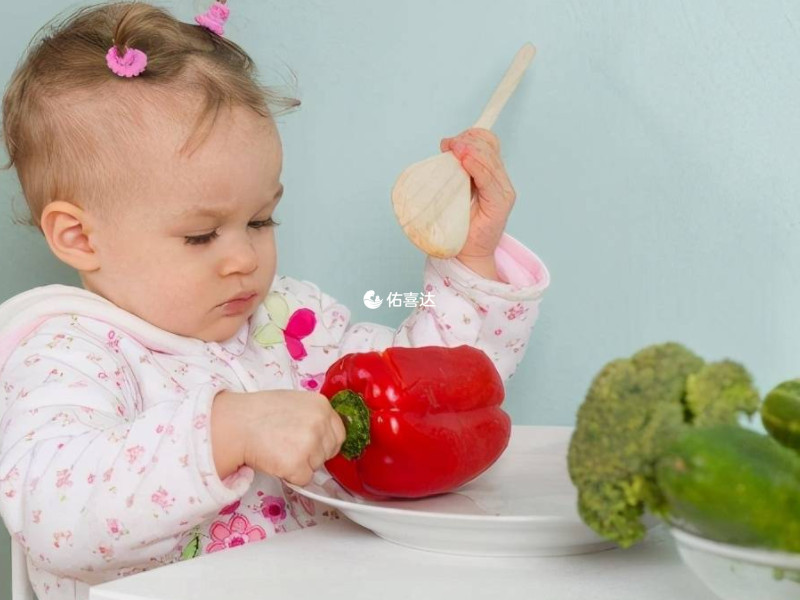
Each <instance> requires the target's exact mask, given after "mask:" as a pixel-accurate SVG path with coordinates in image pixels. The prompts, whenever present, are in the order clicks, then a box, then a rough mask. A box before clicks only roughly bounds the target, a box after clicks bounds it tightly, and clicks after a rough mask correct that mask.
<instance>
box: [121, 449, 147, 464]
mask: <svg viewBox="0 0 800 600" xmlns="http://www.w3.org/2000/svg"><path fill="white" fill-rule="evenodd" d="M125 453H126V454H127V455H128V464H129V465H132V464H133V463H135V462H136V461H137V460H139V457H140V456H141V455H142V454H143V453H144V446H133V447H131V448H128V449H127V450H125Z"/></svg>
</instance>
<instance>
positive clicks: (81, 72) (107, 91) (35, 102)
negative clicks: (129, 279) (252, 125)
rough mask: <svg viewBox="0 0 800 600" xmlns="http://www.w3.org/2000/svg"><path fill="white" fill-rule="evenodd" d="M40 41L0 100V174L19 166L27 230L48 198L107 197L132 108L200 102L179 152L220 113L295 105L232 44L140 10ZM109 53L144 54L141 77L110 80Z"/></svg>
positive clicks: (117, 6) (75, 19)
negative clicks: (107, 175)
mask: <svg viewBox="0 0 800 600" xmlns="http://www.w3.org/2000/svg"><path fill="white" fill-rule="evenodd" d="M36 38H40V39H38V41H37V39H36ZM36 38H34V41H33V42H32V43H31V45H30V46H29V48H28V50H27V52H26V55H25V56H24V57H23V59H22V61H21V62H20V64H19V65H18V66H17V69H16V70H15V72H14V74H13V76H12V78H11V81H10V83H9V85H8V88H7V89H6V92H5V95H4V97H3V139H4V142H5V144H6V148H7V151H8V156H9V162H8V164H7V165H5V167H4V168H6V169H10V168H11V167H16V170H17V174H18V175H19V180H20V183H21V184H22V190H23V193H24V195H25V199H26V201H27V204H28V208H29V209H30V213H31V215H30V219H28V220H27V222H28V223H29V224H31V225H33V226H36V227H41V222H40V217H41V214H42V210H43V209H44V207H45V206H46V205H47V204H48V203H50V202H51V201H53V200H59V199H63V200H68V201H73V202H74V198H76V197H80V198H82V199H85V200H87V201H89V200H90V199H95V198H102V197H104V196H105V195H108V193H109V192H108V182H104V181H103V174H104V172H105V170H106V169H104V165H105V167H106V168H107V167H108V161H109V160H118V161H131V162H134V163H135V157H134V158H132V157H130V156H124V155H120V151H119V146H120V145H121V143H122V142H124V140H125V138H126V137H128V136H130V135H131V131H130V127H131V124H132V121H135V120H136V116H137V115H136V114H135V111H136V106H137V103H141V102H148V103H151V104H153V103H158V106H159V108H161V106H162V105H163V106H164V111H165V112H170V114H172V112H174V111H175V110H176V107H175V106H174V105H172V104H170V103H169V102H168V101H169V99H171V98H176V97H177V98H187V99H188V98H192V99H193V98H194V97H195V96H197V95H199V96H200V97H201V98H202V104H201V106H200V108H199V110H198V114H197V117H196V120H195V122H194V126H193V128H192V135H191V136H190V137H189V139H187V141H186V144H185V145H184V147H183V148H182V149H181V152H187V151H191V149H192V148H196V147H198V146H199V145H200V144H202V141H203V140H204V139H205V138H206V137H207V135H208V134H209V133H210V132H211V129H212V128H213V125H214V123H215V122H216V119H217V116H218V114H219V111H220V109H222V108H223V107H233V106H241V107H246V108H250V109H252V110H254V111H255V112H256V113H257V114H259V115H261V116H263V117H265V118H271V117H272V116H277V115H279V114H282V113H283V112H286V111H288V110H291V109H292V108H294V107H296V106H299V105H300V101H299V100H296V99H294V98H290V97H285V96H281V95H279V94H277V93H275V92H273V91H272V90H270V89H269V88H267V87H265V86H262V85H261V84H259V82H258V81H257V74H256V69H255V66H254V64H253V61H252V59H251V58H250V56H248V55H247V53H246V52H245V51H244V50H242V49H241V48H240V47H239V46H238V45H237V44H235V43H233V42H231V41H230V40H227V39H225V38H223V37H220V36H218V35H216V34H214V33H212V32H211V31H209V30H208V29H206V28H204V27H200V26H198V25H195V24H189V23H184V22H181V21H179V20H177V19H176V18H175V17H173V16H172V15H170V14H169V13H168V12H166V11H165V10H162V9H161V8H157V7H155V6H152V5H150V4H146V3H143V2H115V3H107V4H100V5H95V6H90V7H86V8H83V9H80V10H78V11H77V12H75V13H74V14H72V15H70V16H69V17H67V18H66V20H64V21H63V22H62V23H60V24H59V23H56V24H49V25H46V26H45V27H44V28H43V29H42V30H41V31H40V33H39V34H38V35H37V36H36ZM112 45H114V46H116V48H117V50H118V52H119V53H120V54H123V53H124V51H125V49H126V48H128V47H130V48H136V49H138V50H141V51H143V52H145V53H146V54H147V68H146V70H145V71H144V72H143V73H142V74H141V75H139V76H137V77H134V78H130V79H127V78H122V77H119V76H117V75H115V74H114V73H113V72H112V71H111V70H110V69H109V67H108V65H107V64H106V53H107V52H108V50H109V48H110V47H111V46H112ZM104 104H105V105H107V106H105V107H104V110H106V111H109V110H110V111H113V112H115V113H117V114H119V115H120V117H125V118H124V119H123V118H120V119H119V120H120V121H121V122H123V123H124V125H120V126H118V127H114V126H112V125H111V124H112V123H113V122H114V119H113V118H112V119H110V120H109V121H108V123H109V127H107V128H106V127H101V126H100V125H101V124H102V125H106V122H103V120H102V117H103V116H108V114H113V113H109V112H106V113H105V115H103V114H102V111H100V110H99V108H100V107H101V106H103V105H104ZM87 107H88V108H90V109H92V110H89V111H88V112H87V110H86V108H87ZM273 107H275V109H276V110H273ZM82 108H83V109H84V110H81V109H82ZM184 110H185V108H184ZM126 127H127V129H126ZM109 154H110V156H109ZM132 166H134V167H135V165H132ZM103 204H105V203H103V202H99V203H98V205H99V206H98V208H99V209H100V210H104V209H103V206H102V205H103Z"/></svg>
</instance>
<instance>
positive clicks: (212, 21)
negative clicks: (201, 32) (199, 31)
mask: <svg viewBox="0 0 800 600" xmlns="http://www.w3.org/2000/svg"><path fill="white" fill-rule="evenodd" d="M230 14H231V9H230V8H228V7H227V6H225V0H218V1H216V2H214V4H212V5H211V8H209V9H208V10H207V11H206V12H204V13H203V14H202V15H197V16H196V17H195V18H194V20H195V21H197V23H198V25H201V26H203V27H205V28H206V29H208V30H209V31H213V32H214V33H216V34H217V35H219V36H222V35H225V22H226V21H227V20H228V17H229V16H230Z"/></svg>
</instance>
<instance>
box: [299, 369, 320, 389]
mask: <svg viewBox="0 0 800 600" xmlns="http://www.w3.org/2000/svg"><path fill="white" fill-rule="evenodd" d="M324 381H325V373H317V374H316V375H306V376H305V377H302V378H301V379H300V385H301V386H303V387H304V388H305V389H307V390H309V391H311V392H318V391H319V388H321V387H322V384H323V382H324Z"/></svg>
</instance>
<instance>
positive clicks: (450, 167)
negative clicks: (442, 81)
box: [392, 43, 536, 258]
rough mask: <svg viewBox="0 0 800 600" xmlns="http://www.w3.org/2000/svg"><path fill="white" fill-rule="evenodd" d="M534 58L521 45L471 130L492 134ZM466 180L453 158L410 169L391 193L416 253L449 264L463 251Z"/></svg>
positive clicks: (443, 157) (467, 208)
mask: <svg viewBox="0 0 800 600" xmlns="http://www.w3.org/2000/svg"><path fill="white" fill-rule="evenodd" d="M535 54H536V48H535V47H534V45H533V44H531V43H527V44H525V45H524V46H523V47H522V49H520V51H519V52H517V55H516V56H515V57H514V60H513V61H512V63H511V66H510V67H509V68H508V71H506V74H505V75H504V76H503V79H502V80H501V81H500V84H499V85H498V86H497V89H496V90H495V92H494V94H492V97H491V98H490V99H489V103H488V104H487V105H486V108H484V109H483V113H482V114H481V116H480V118H479V119H478V120H477V122H476V123H475V125H474V127H481V128H483V129H491V128H492V125H494V122H495V121H496V120H497V117H498V116H499V115H500V111H501V110H502V109H503V106H505V104H506V102H507V101H508V99H509V98H510V97H511V94H512V93H514V90H515V89H516V88H517V84H518V83H519V80H520V79H521V78H522V75H523V74H524V73H525V69H527V68H528V65H529V64H530V62H531V60H533V57H534V56H535ZM470 196H471V193H470V177H469V174H468V173H467V172H466V171H465V170H464V167H462V166H461V163H460V162H459V160H458V158H457V157H456V156H455V155H454V154H453V153H452V152H443V153H441V154H437V155H436V156H432V157H430V158H428V159H426V160H423V161H421V162H418V163H414V164H413V165H411V166H410V167H408V168H407V169H406V170H405V171H403V172H402V173H401V174H400V177H398V178H397V181H396V182H395V184H394V188H393V189H392V205H393V206H394V214H395V216H396V217H397V220H398V222H399V223H400V226H401V227H402V228H403V231H405V233H406V235H407V236H408V239H410V240H411V241H412V242H413V243H414V244H415V245H416V246H417V247H418V248H419V249H420V250H422V251H423V252H425V253H426V254H430V255H431V256H436V257H439V258H450V257H452V256H455V255H456V254H458V253H459V252H460V251H461V249H462V248H463V247H464V244H465V243H466V241H467V234H468V233H469V218H470V203H471V201H472V198H471V197H470Z"/></svg>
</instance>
